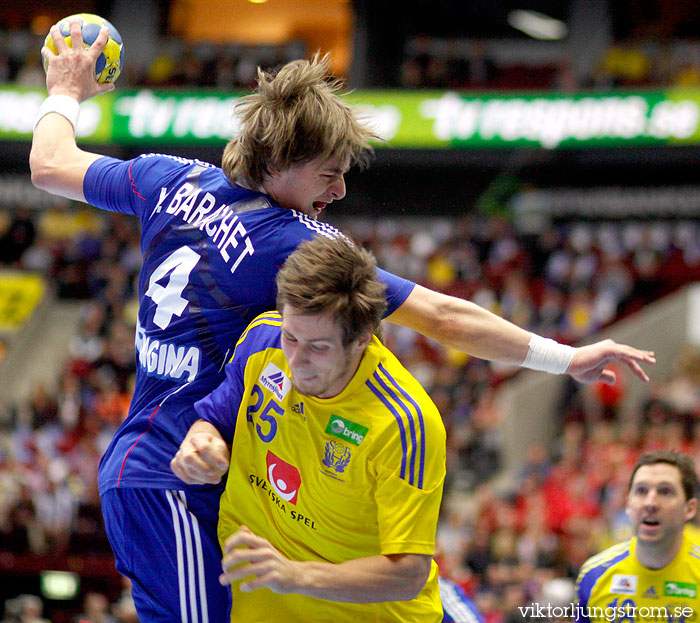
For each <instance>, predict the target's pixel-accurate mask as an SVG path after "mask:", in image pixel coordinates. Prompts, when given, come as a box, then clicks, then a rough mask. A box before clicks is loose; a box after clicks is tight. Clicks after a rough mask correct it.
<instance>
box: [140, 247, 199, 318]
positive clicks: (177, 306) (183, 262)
mask: <svg viewBox="0 0 700 623" xmlns="http://www.w3.org/2000/svg"><path fill="white" fill-rule="evenodd" d="M199 259H200V255H199V254H198V253H195V252H194V251H193V250H192V249H190V248H189V247H182V248H180V249H178V250H177V251H174V252H173V253H171V254H170V255H169V256H168V257H167V258H166V259H165V260H164V261H163V262H161V264H160V265H159V266H158V268H156V269H155V270H154V271H153V273H152V274H151V278H150V280H149V282H148V290H146V296H148V297H150V298H151V299H152V300H153V302H154V303H155V304H156V313H155V315H154V316H153V322H155V323H156V324H157V325H158V326H159V327H160V328H161V329H165V328H167V326H168V325H169V324H170V321H171V320H172V319H173V316H180V315H181V314H182V312H183V311H185V308H186V307H187V304H188V302H189V301H188V300H187V299H184V298H182V292H183V290H184V289H185V286H187V283H188V282H189V280H190V273H191V272H192V269H193V268H194V267H195V266H196V265H197V262H199ZM165 277H168V283H167V284H166V285H165V286H162V285H160V283H158V282H159V281H161V280H163V279H164V278H165Z"/></svg>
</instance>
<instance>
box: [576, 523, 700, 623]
mask: <svg viewBox="0 0 700 623" xmlns="http://www.w3.org/2000/svg"><path fill="white" fill-rule="evenodd" d="M636 543H637V539H636V538H632V539H630V540H629V541H625V542H623V543H618V544H617V545H613V546H612V547H610V548H609V549H607V550H605V551H604V552H601V553H600V554H598V555H597V556H593V558H591V559H589V560H588V561H587V562H586V563H585V564H584V565H583V567H581V571H580V573H579V577H578V580H577V582H576V593H577V596H578V603H577V604H576V613H575V614H576V620H577V621H582V622H583V621H595V622H596V623H602V622H604V623H627V622H629V623H635V622H639V623H683V622H685V621H688V623H691V622H692V621H697V617H698V608H699V607H700V598H699V596H698V588H699V587H700V544H699V543H698V542H697V540H696V539H694V538H693V537H692V536H690V535H689V533H688V532H686V533H685V534H684V537H683V544H682V546H681V549H680V551H679V552H678V555H677V556H676V557H675V558H674V559H673V560H672V561H671V563H670V564H669V565H667V566H666V567H664V568H663V569H656V570H654V569H648V568H647V567H645V566H643V565H642V564H640V563H639V562H638V561H637V557H636V556H635V547H636Z"/></svg>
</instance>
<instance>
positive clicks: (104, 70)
mask: <svg viewBox="0 0 700 623" xmlns="http://www.w3.org/2000/svg"><path fill="white" fill-rule="evenodd" d="M74 17H75V18H77V19H78V21H79V22H80V28H81V31H82V34H83V45H84V46H85V47H86V48H89V47H90V46H91V45H92V44H93V43H94V42H95V39H97V35H99V34H100V29H101V28H102V26H107V28H109V39H108V40H107V45H106V46H105V49H104V50H103V51H102V54H100V56H99V57H98V58H97V62H96V63H95V77H96V78H97V82H114V81H115V80H116V79H117V78H118V77H119V74H120V73H121V71H122V66H123V64H124V44H123V42H122V37H121V35H120V34H119V31H118V30H117V29H116V28H115V27H114V26H112V24H110V23H109V22H108V21H107V20H106V19H104V18H103V17H100V16H99V15H93V14H92V13H78V14H76V15H70V16H68V17H64V18H63V19H62V20H61V21H60V22H58V28H59V30H60V32H61V34H62V35H63V38H64V39H65V40H66V43H67V44H68V47H72V43H71V35H70V21H69V20H70V19H71V18H74ZM44 45H46V47H48V48H49V50H51V51H52V52H53V53H54V54H58V50H57V49H56V44H55V43H54V40H53V37H52V36H51V33H49V34H48V35H46V39H45V40H44ZM47 68H48V61H47V60H46V59H44V70H46V69H47Z"/></svg>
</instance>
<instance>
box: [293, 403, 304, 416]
mask: <svg viewBox="0 0 700 623" xmlns="http://www.w3.org/2000/svg"><path fill="white" fill-rule="evenodd" d="M292 412H293V413H298V414H299V415H304V403H303V402H297V403H296V404H295V405H292Z"/></svg>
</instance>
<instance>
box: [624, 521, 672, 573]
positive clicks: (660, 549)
mask: <svg viewBox="0 0 700 623" xmlns="http://www.w3.org/2000/svg"><path fill="white" fill-rule="evenodd" d="M682 545H683V531H682V530H681V531H680V532H679V533H678V535H676V537H675V538H674V540H673V541H672V542H671V543H669V542H668V541H665V542H658V543H645V542H643V541H640V540H639V539H637V546H636V548H635V557H636V558H637V560H638V561H639V562H640V563H641V564H642V565H644V566H645V567H646V568H647V569H653V570H657V569H663V568H664V567H667V566H668V565H670V564H671V561H672V560H673V559H674V558H675V557H676V556H677V555H678V552H679V551H681V546H682Z"/></svg>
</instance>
